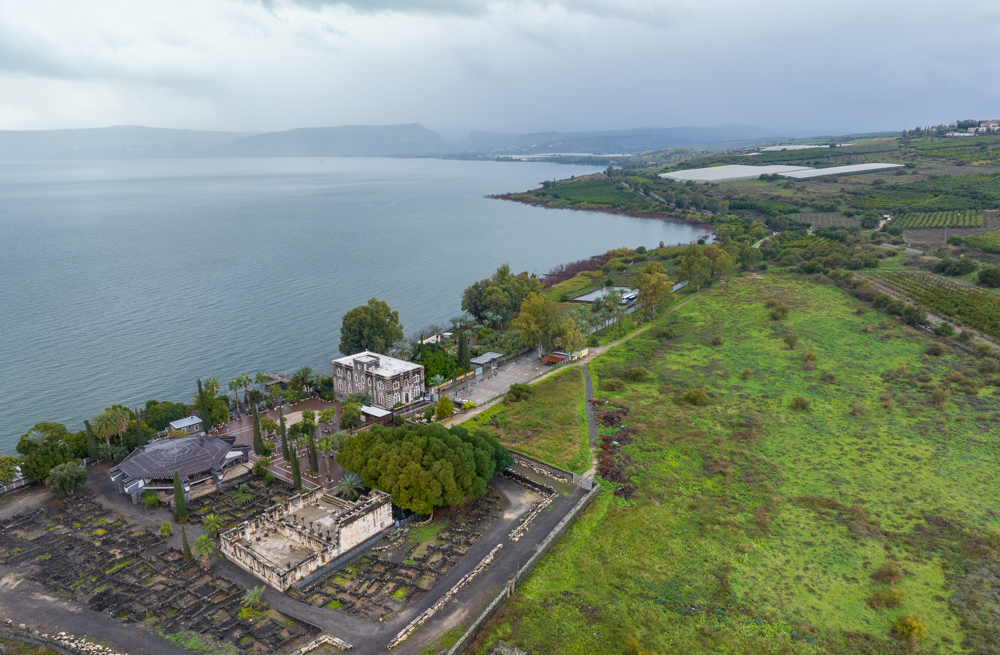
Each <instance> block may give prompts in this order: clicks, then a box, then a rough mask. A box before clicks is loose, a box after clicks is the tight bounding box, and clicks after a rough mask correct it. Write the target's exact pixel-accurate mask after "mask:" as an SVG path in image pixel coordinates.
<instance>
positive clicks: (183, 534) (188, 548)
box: [181, 523, 194, 562]
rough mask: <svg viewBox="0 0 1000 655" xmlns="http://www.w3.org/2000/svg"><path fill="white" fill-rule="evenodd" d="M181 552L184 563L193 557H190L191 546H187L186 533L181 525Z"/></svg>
mask: <svg viewBox="0 0 1000 655" xmlns="http://www.w3.org/2000/svg"><path fill="white" fill-rule="evenodd" d="M181 550H182V552H183V553H184V561H185V562H190V561H191V560H192V559H194V557H193V556H192V555H191V546H190V544H188V533H187V530H185V529H184V524H183V523H182V524H181Z"/></svg>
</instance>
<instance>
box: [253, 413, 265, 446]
mask: <svg viewBox="0 0 1000 655" xmlns="http://www.w3.org/2000/svg"><path fill="white" fill-rule="evenodd" d="M253 454H254V455H257V456H258V457H260V456H261V455H263V454H264V438H263V437H261V436H260V416H259V415H258V413H257V405H254V406H253Z"/></svg>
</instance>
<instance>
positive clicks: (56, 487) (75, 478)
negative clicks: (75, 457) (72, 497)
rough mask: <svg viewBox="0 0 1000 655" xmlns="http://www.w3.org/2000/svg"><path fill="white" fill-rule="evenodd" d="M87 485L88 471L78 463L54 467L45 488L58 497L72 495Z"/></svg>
mask: <svg viewBox="0 0 1000 655" xmlns="http://www.w3.org/2000/svg"><path fill="white" fill-rule="evenodd" d="M85 484H87V470H86V469H85V468H83V467H82V466H80V465H79V464H77V463H76V462H66V463H65V464H60V465H59V466H53V467H52V469H51V470H50V471H49V474H48V476H46V478H45V486H46V487H48V488H49V491H51V492H52V493H54V494H55V495H57V496H65V495H66V494H71V493H73V492H74V491H76V490H77V489H79V488H80V487H82V486H83V485H85Z"/></svg>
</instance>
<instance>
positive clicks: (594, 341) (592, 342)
mask: <svg viewBox="0 0 1000 655" xmlns="http://www.w3.org/2000/svg"><path fill="white" fill-rule="evenodd" d="M587 345H588V346H590V347H591V348H596V347H597V346H599V345H601V340H600V339H598V338H597V335H594V334H592V335H590V336H589V337H587Z"/></svg>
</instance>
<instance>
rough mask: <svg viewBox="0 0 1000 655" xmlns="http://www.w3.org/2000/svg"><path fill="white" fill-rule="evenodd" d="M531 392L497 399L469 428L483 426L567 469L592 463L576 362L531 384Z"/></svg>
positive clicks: (513, 445) (502, 439) (510, 444)
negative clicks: (527, 395)
mask: <svg viewBox="0 0 1000 655" xmlns="http://www.w3.org/2000/svg"><path fill="white" fill-rule="evenodd" d="M531 388H532V390H533V391H534V393H533V394H532V395H531V397H530V398H528V399H526V400H523V401H521V402H517V403H512V404H510V405H505V404H504V403H498V404H497V405H494V406H493V407H491V408H490V409H488V410H486V411H485V412H483V413H482V414H480V415H479V416H478V417H476V418H478V419H479V420H478V421H467V427H469V428H472V427H473V426H475V427H486V428H487V429H488V430H489V431H490V432H492V433H493V435H494V436H496V438H497V439H499V440H500V443H502V444H503V445H505V446H507V447H508V448H513V449H514V450H517V451H519V452H522V453H524V454H525V455H530V456H532V457H537V458H538V459H541V460H544V461H546V462H549V463H551V464H554V465H556V466H558V467H560V468H564V469H566V470H567V471H573V472H575V473H583V472H584V471H586V470H587V469H588V468H589V467H590V439H589V436H588V433H587V410H586V404H585V403H586V399H587V393H586V387H585V386H584V381H583V372H582V371H581V370H580V367H579V366H567V367H566V369H565V370H564V371H563V372H561V373H557V374H555V375H554V376H552V377H551V378H549V379H547V380H543V381H542V382H539V383H538V384H534V385H532V386H531Z"/></svg>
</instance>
